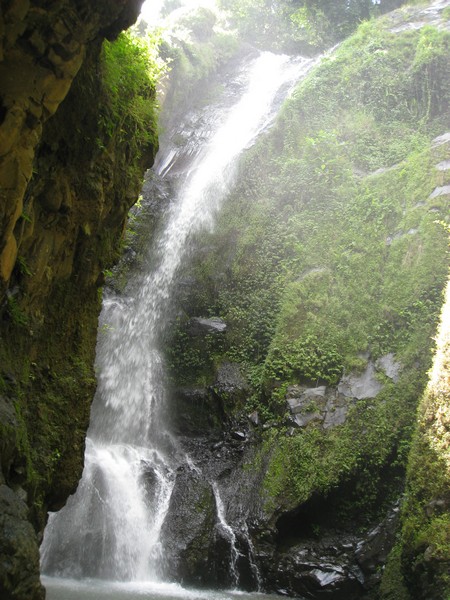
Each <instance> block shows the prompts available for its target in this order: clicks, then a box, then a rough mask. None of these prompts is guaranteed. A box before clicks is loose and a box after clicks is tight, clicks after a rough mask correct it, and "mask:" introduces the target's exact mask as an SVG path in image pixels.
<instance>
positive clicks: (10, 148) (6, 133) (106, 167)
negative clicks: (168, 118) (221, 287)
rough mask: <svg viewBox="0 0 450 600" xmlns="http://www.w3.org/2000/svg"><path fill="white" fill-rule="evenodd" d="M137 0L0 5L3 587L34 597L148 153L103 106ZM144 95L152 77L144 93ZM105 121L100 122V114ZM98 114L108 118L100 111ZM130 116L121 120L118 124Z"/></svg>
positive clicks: (17, 0)
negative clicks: (111, 51)
mask: <svg viewBox="0 0 450 600" xmlns="http://www.w3.org/2000/svg"><path fill="white" fill-rule="evenodd" d="M141 4H142V2H141V1H140V0H101V1H99V2H87V1H83V0H82V1H76V0H63V1H62V2H57V3H55V2H49V1H47V0H34V1H30V0H6V1H5V2H2V4H1V8H0V198H1V202H0V336H1V343H0V357H1V358H0V360H1V366H0V414H1V421H0V422H1V424H0V434H1V442H0V452H1V454H0V460H1V473H0V522H1V529H0V555H1V560H0V565H1V566H0V596H1V597H2V598H4V599H9V598H20V599H38V598H43V597H44V590H43V588H42V586H41V584H40V582H39V570H38V569H39V565H38V562H39V554H38V541H39V539H40V535H41V532H42V530H43V527H44V525H45V518H46V513H47V510H49V509H50V510H55V509H57V508H58V507H60V506H62V505H63V504H64V502H65V500H66V498H67V496H68V495H69V494H70V493H72V492H73V491H74V489H75V488H76V486H77V482H78V480H79V477H80V475H81V470H82V465H83V453H84V437H85V432H86V428H87V425H88V418H89V406H90V402H91V400H92V397H93V392H94V389H95V377H94V372H93V362H94V352H95V340H96V328H97V316H98V312H99V308H100V301H101V291H100V287H101V284H102V282H103V271H104V270H105V269H107V268H108V267H109V266H110V265H111V264H112V262H113V261H114V259H115V257H116V255H117V252H118V248H119V244H120V239H121V236H122V233H123V229H124V225H125V221H126V215H127V212H128V209H129V207H130V206H131V205H132V204H133V203H134V201H135V200H136V199H137V196H138V193H139V190H140V187H141V183H142V176H143V173H144V170H145V169H146V168H148V167H149V166H151V164H152V161H153V158H154V154H155V152H156V133H155V132H154V124H153V123H150V124H149V125H148V127H149V128H150V129H152V128H153V135H152V136H149V137H148V138H146V140H145V141H144V142H142V143H141V145H140V147H136V139H135V136H134V135H133V132H132V127H131V125H130V124H127V123H125V125H124V121H123V118H122V115H119V116H117V114H113V113H107V111H105V110H104V107H105V106H107V105H108V102H110V101H111V93H110V90H109V89H108V87H107V86H106V85H105V84H104V81H103V79H104V69H105V67H104V64H103V63H104V56H103V55H102V50H101V49H102V42H103V40H104V39H107V40H114V39H115V38H116V37H117V36H118V34H119V32H120V31H122V30H123V29H125V28H127V27H129V26H130V25H131V24H132V23H133V22H134V21H135V20H136V18H137V15H138V13H139V9H140V5H141ZM143 94H144V95H145V96H146V97H145V100H146V101H147V102H149V103H154V89H153V87H152V86H151V85H149V86H148V88H147V89H146V90H145V91H144V92H143ZM106 121H107V122H106ZM105 122H106V123H105ZM127 125H128V126H127Z"/></svg>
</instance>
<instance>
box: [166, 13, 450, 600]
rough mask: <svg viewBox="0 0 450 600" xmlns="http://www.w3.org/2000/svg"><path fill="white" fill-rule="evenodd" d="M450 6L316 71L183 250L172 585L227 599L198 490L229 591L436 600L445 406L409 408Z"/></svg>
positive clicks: (369, 26) (433, 246)
mask: <svg viewBox="0 0 450 600" xmlns="http://www.w3.org/2000/svg"><path fill="white" fill-rule="evenodd" d="M448 4H449V3H448V2H447V3H445V2H432V3H429V6H427V7H426V8H424V7H420V6H416V7H405V8H403V9H402V10H399V11H396V12H395V13H392V14H389V15H386V16H385V17H383V18H381V19H379V20H377V21H373V22H371V23H365V24H363V25H362V26H361V27H360V28H359V30H358V31H357V32H356V34H355V35H353V36H351V37H349V38H348V39H347V40H346V41H345V42H344V43H343V44H342V45H341V46H340V47H339V48H337V49H336V50H335V51H334V52H332V53H331V54H330V55H329V56H327V57H325V58H324V59H323V60H322V62H321V64H320V65H318V66H317V68H316V69H315V70H313V71H312V72H311V73H310V75H309V76H308V77H307V79H306V81H304V82H303V83H301V84H300V85H299V86H298V87H297V89H296V90H295V91H294V93H293V95H292V98H291V99H290V100H288V101H287V102H286V104H285V105H284V107H283V109H282V111H281V114H280V115H279V118H278V119H277V121H276V123H275V125H274V127H273V128H272V130H271V131H269V132H268V133H267V134H266V135H265V136H261V138H260V139H259V141H258V142H257V143H256V144H255V145H254V146H253V147H252V148H251V149H249V151H248V152H247V154H246V156H245V157H244V158H243V159H242V162H241V164H240V174H241V175H240V177H239V178H238V183H237V185H236V188H235V189H234V191H233V192H232V194H231V195H230V197H229V198H228V200H227V203H226V205H225V207H224V209H223V210H222V212H221V214H220V216H219V217H218V223H217V226H216V228H215V230H214V231H213V232H210V231H207V232H203V233H201V234H199V235H198V238H197V252H196V253H194V255H193V256H194V258H193V259H192V260H191V261H190V263H189V264H187V265H186V266H185V268H184V270H183V272H182V273H180V278H179V287H178V289H177V299H178V314H177V318H176V319H175V320H174V325H173V327H172V331H171V336H170V339H169V340H168V346H169V360H170V362H171V367H172V378H173V390H172V394H173V402H174V407H175V408H174V411H173V413H174V415H175V420H176V426H177V428H178V431H179V433H180V435H181V436H182V443H183V444H184V447H185V448H186V451H187V452H188V453H189V454H190V456H192V457H193V459H194V461H195V464H196V465H201V468H202V470H203V478H202V480H203V484H202V485H200V484H199V482H198V474H197V473H196V472H191V473H190V474H189V473H188V470H187V469H185V470H184V471H183V472H180V473H179V474H178V475H177V481H176V485H175V496H174V497H175V500H174V505H173V507H171V509H170V510H169V517H168V519H167V521H166V524H165V529H164V532H165V551H166V552H167V556H168V557H169V561H168V562H169V565H170V564H171V565H175V566H174V567H172V568H170V569H169V576H170V577H171V578H178V579H179V580H180V581H182V582H184V583H189V584H192V585H194V584H195V585H199V583H203V584H205V585H213V583H214V582H220V583H222V585H224V586H226V585H227V584H228V585H230V581H229V580H228V581H227V573H226V569H225V572H224V569H223V563H224V561H225V559H224V556H225V553H226V551H227V550H226V548H227V546H226V543H225V550H223V548H222V549H221V548H220V546H221V544H222V545H224V540H223V539H218V537H220V536H217V524H216V522H215V521H214V512H215V511H214V502H215V500H214V489H213V487H212V486H211V485H209V484H208V483H207V482H208V481H215V482H216V484H217V486H218V489H219V490H220V494H221V497H222V499H223V503H224V506H225V509H226V515H227V519H228V523H229V524H230V525H231V526H232V527H233V529H234V531H235V532H236V537H237V544H238V548H239V551H240V553H241V558H240V559H239V560H240V561H241V563H240V573H241V576H242V579H241V581H240V583H241V585H243V586H246V585H247V586H248V587H249V588H250V589H251V588H252V587H253V588H254V587H255V585H256V579H257V577H256V575H255V572H254V571H252V568H251V563H252V561H253V563H256V564H257V565H258V567H259V575H260V576H261V577H262V580H263V582H264V588H265V589H267V590H270V591H277V592H282V593H286V594H289V595H300V596H301V597H307V598H318V597H326V596H327V595H328V597H330V598H344V599H345V600H349V599H354V598H380V597H382V598H386V599H387V598H389V599H390V600H392V599H394V598H395V599H396V600H406V599H412V598H414V600H417V599H419V598H423V599H427V600H428V599H430V598H433V600H446V598H447V595H448V589H449V588H448V580H447V579H446V575H445V573H446V572H447V571H448V557H449V555H450V552H449V543H448V517H449V509H448V496H447V492H446V491H445V490H446V489H447V488H448V475H446V473H448V467H447V466H446V464H448V462H447V463H446V461H447V458H446V452H447V451H446V449H445V448H446V444H447V441H446V440H447V435H448V434H447V431H448V407H447V404H446V403H447V400H446V396H445V394H446V392H442V394H441V396H439V399H436V400H432V401H431V402H430V395H429V393H427V394H426V395H425V400H423V401H421V397H422V394H423V391H424V388H425V386H426V382H427V370H428V369H429V368H430V366H431V359H432V355H433V341H432V338H433V336H434V335H435V331H436V327H437V323H438V320H439V311H440V308H441V305H442V290H443V288H444V287H445V284H446V280H447V277H448V255H447V248H448V235H447V231H446V228H445V225H444V223H445V222H448V218H449V212H448V211H449V201H448V198H449V192H450V188H449V185H448V183H449V166H450V164H449V162H448V159H449V152H450V146H449V141H450V138H449V135H448V106H449V96H448V90H449V87H448V74H447V69H446V67H445V66H444V65H446V64H447V62H448V59H449V58H450V57H449V48H450V46H449V43H450V37H449V33H448V31H447V29H448V16H449V9H448ZM446 6H447V7H446ZM185 137H186V138H188V137H189V136H188V135H187V134H186V136H185ZM441 368H442V373H443V378H444V379H445V378H446V377H447V375H446V372H447V371H446V369H447V367H445V365H443V364H442V361H441ZM421 402H424V404H423V406H422V404H421ZM419 404H421V406H422V408H421V409H420V411H421V413H420V414H423V415H424V416H423V417H421V419H420V426H419V432H416V433H414V431H415V429H416V419H417V414H416V411H417V407H418V405H419ZM224 423H225V427H224V426H223V424H224ZM430 431H432V432H433V433H430ZM412 440H414V441H412ZM411 448H412V451H411ZM437 448H439V452H437V450H436V449H437ZM406 470H407V471H408V475H407V476H406V474H405V472H406ZM430 470H431V471H432V472H435V473H436V476H435V477H434V480H435V485H434V484H433V485H430V483H429V482H427V477H426V475H425V473H426V472H430ZM437 473H440V476H439V477H438V476H437ZM405 478H406V479H407V480H408V484H407V492H406V494H405ZM183 498H184V499H185V501H183V500H182V499H183ZM198 506H202V507H203V508H202V512H201V515H202V518H201V517H200V516H199V514H198V512H199V511H198V510H197V512H196V513H195V514H193V510H196V509H195V508H194V509H193V508H192V507H198ZM188 522H189V523H192V527H191V528H189V530H185V528H183V523H188ZM396 540H397V544H396V545H394V544H395V542H396ZM393 546H394V548H393ZM200 548H203V549H204V550H203V551H200V550H199V549H200ZM392 548H393V549H392ZM228 552H229V550H228ZM389 554H390V557H389V558H388V555H389ZM386 565H387V566H386Z"/></svg>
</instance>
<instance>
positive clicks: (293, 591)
mask: <svg viewBox="0 0 450 600" xmlns="http://www.w3.org/2000/svg"><path fill="white" fill-rule="evenodd" d="M398 514H399V508H398V506H397V505H396V506H394V507H392V509H391V510H390V511H389V513H388V515H387V516H386V518H385V519H383V521H381V522H380V523H378V525H376V526H375V527H373V528H372V529H370V530H369V531H368V532H367V533H365V534H364V535H362V536H357V535H355V534H349V533H338V532H334V533H333V532H329V533H327V532H326V531H325V532H324V533H322V534H321V535H320V536H318V537H317V536H316V538H315V539H314V538H311V537H309V538H305V539H304V540H303V541H301V542H297V543H294V545H290V546H289V547H288V548H287V549H285V548H283V547H281V548H280V549H278V550H276V551H275V553H274V555H273V556H272V558H271V560H270V561H267V562H266V563H265V564H264V565H263V569H264V571H265V577H266V578H267V582H268V586H269V588H270V589H271V590H273V591H283V590H284V592H285V593H287V594H289V595H297V594H298V595H300V596H302V597H305V598H311V599H316V598H322V597H323V598H325V597H328V598H332V599H333V600H358V599H359V598H364V597H366V594H367V593H368V592H370V591H371V590H373V589H376V586H377V585H378V584H379V583H380V580H381V576H382V572H383V566H384V565H385V563H386V559H387V556H388V554H389V552H390V550H391V549H392V546H393V544H394V542H395V532H396V528H397V525H398Z"/></svg>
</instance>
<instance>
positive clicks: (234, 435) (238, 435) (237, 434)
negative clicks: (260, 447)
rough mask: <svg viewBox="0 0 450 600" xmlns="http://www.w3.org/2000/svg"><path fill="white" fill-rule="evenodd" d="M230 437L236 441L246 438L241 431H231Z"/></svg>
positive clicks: (242, 440) (243, 440)
mask: <svg viewBox="0 0 450 600" xmlns="http://www.w3.org/2000/svg"><path fill="white" fill-rule="evenodd" d="M231 437H232V438H233V439H235V440H238V442H245V440H246V439H247V436H246V435H245V433H244V432H243V431H232V432H231Z"/></svg>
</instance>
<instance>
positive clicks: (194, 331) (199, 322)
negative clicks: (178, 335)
mask: <svg viewBox="0 0 450 600" xmlns="http://www.w3.org/2000/svg"><path fill="white" fill-rule="evenodd" d="M226 329H227V324H226V323H225V321H222V319H217V318H212V319H203V318H202V317H193V318H192V319H191V320H190V323H189V331H190V333H191V335H207V334H213V335H214V334H218V333H225V331H226Z"/></svg>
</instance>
